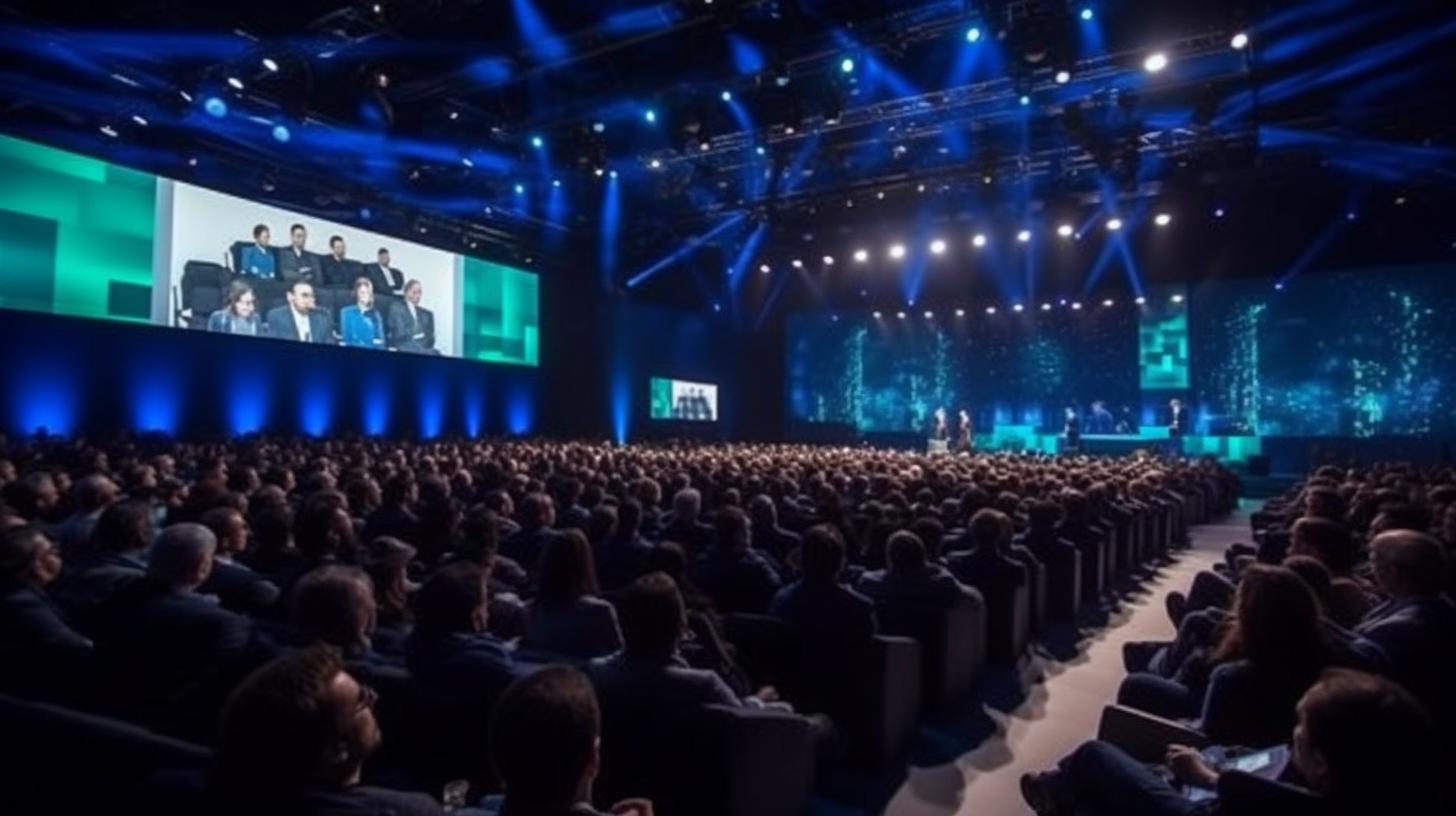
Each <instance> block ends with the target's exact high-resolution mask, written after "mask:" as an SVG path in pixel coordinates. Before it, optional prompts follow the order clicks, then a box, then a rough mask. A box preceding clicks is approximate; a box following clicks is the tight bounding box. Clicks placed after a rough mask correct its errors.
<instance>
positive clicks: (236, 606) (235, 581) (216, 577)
mask: <svg viewBox="0 0 1456 816" xmlns="http://www.w3.org/2000/svg"><path fill="white" fill-rule="evenodd" d="M197 591H198V592H200V593H202V594H204V595H216V596H217V598H218V600H219V601H221V602H222V606H223V608H224V609H230V610H232V611H233V612H238V613H240V614H244V615H256V614H259V613H263V612H266V611H267V610H269V609H271V608H272V607H273V604H275V603H277V602H278V594H279V593H278V587H277V585H275V584H274V583H273V582H272V581H269V580H268V579H267V578H264V577H263V576H262V575H259V574H258V573H256V572H253V570H252V569H250V568H248V567H246V566H244V565H242V564H239V563H236V562H232V561H220V560H219V561H214V562H213V565H212V574H211V575H209V576H207V581H206V582H204V583H203V585H202V586H200V587H198V588H197Z"/></svg>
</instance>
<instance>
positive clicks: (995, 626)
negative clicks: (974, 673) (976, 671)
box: [945, 507, 1030, 660]
mask: <svg viewBox="0 0 1456 816" xmlns="http://www.w3.org/2000/svg"><path fill="white" fill-rule="evenodd" d="M1013 529H1014V528H1013V527H1012V524H1011V519H1010V517H1008V516H1007V515H1006V514H1005V513H1002V512H1001V511H1000V510H993V509H991V508H989V507H986V508H982V509H980V510H977V511H976V514H975V515H974V516H971V523H970V524H969V525H968V526H967V534H968V536H969V538H970V540H971V544H972V546H973V549H972V550H971V551H970V552H958V553H952V554H951V555H949V556H947V557H946V559H945V561H946V566H947V567H948V568H949V569H950V571H951V574H952V575H954V576H955V577H956V578H957V579H959V580H960V582H961V583H963V584H967V585H969V586H973V587H975V588H976V589H977V590H978V591H980V593H981V596H982V597H984V598H985V599H986V638H987V651H988V653H989V654H990V655H991V656H992V657H993V658H994V659H998V660H1015V659H1017V658H1018V657H1020V655H1018V654H1015V653H1014V650H1015V649H1016V647H1017V643H1016V640H1015V637H1014V629H1013V624H1014V622H1015V620H1016V614H1017V605H1016V597H1017V591H1018V590H1019V589H1020V588H1021V587H1023V586H1025V585H1026V584H1027V583H1028V582H1029V581H1030V573H1029V571H1028V570H1027V568H1026V566H1025V565H1024V564H1022V563H1021V562H1019V561H1017V560H1015V559H1013V558H1012V557H1011V556H1010V554H1009V553H1008V552H1007V550H1008V548H1009V547H1010V545H1011V534H1012V531H1013Z"/></svg>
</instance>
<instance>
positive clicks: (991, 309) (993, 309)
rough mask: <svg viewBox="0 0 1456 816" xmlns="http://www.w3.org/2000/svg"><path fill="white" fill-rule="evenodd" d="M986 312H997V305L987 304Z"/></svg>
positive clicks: (991, 313) (990, 313) (989, 313)
mask: <svg viewBox="0 0 1456 816" xmlns="http://www.w3.org/2000/svg"><path fill="white" fill-rule="evenodd" d="M986 314H988V315H993V314H996V307H995V306H987V307H986Z"/></svg>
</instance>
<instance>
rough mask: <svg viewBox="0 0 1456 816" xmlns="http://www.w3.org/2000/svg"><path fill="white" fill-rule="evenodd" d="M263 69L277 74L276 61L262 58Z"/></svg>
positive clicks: (270, 58)
mask: <svg viewBox="0 0 1456 816" xmlns="http://www.w3.org/2000/svg"><path fill="white" fill-rule="evenodd" d="M263 67H264V68H267V69H268V70H269V71H273V72H274V73H277V72H278V61H277V60H275V59H273V58H272V57H264V58H263Z"/></svg>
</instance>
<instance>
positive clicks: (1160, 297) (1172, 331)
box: [1138, 287, 1189, 391]
mask: <svg viewBox="0 0 1456 816" xmlns="http://www.w3.org/2000/svg"><path fill="white" fill-rule="evenodd" d="M1188 356H1189V355H1188V298H1187V295H1186V294H1185V293H1184V291H1183V289H1182V287H1177V288H1174V287H1168V288H1163V289H1155V290H1153V291H1152V292H1150V293H1149V294H1148V297H1147V302H1146V303H1145V304H1143V306H1142V313H1141V315H1140V316H1139V319H1138V372H1139V379H1140V381H1141V385H1142V388H1143V389H1144V390H1148V391H1157V390H1182V389H1186V388H1187V387H1188Z"/></svg>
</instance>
